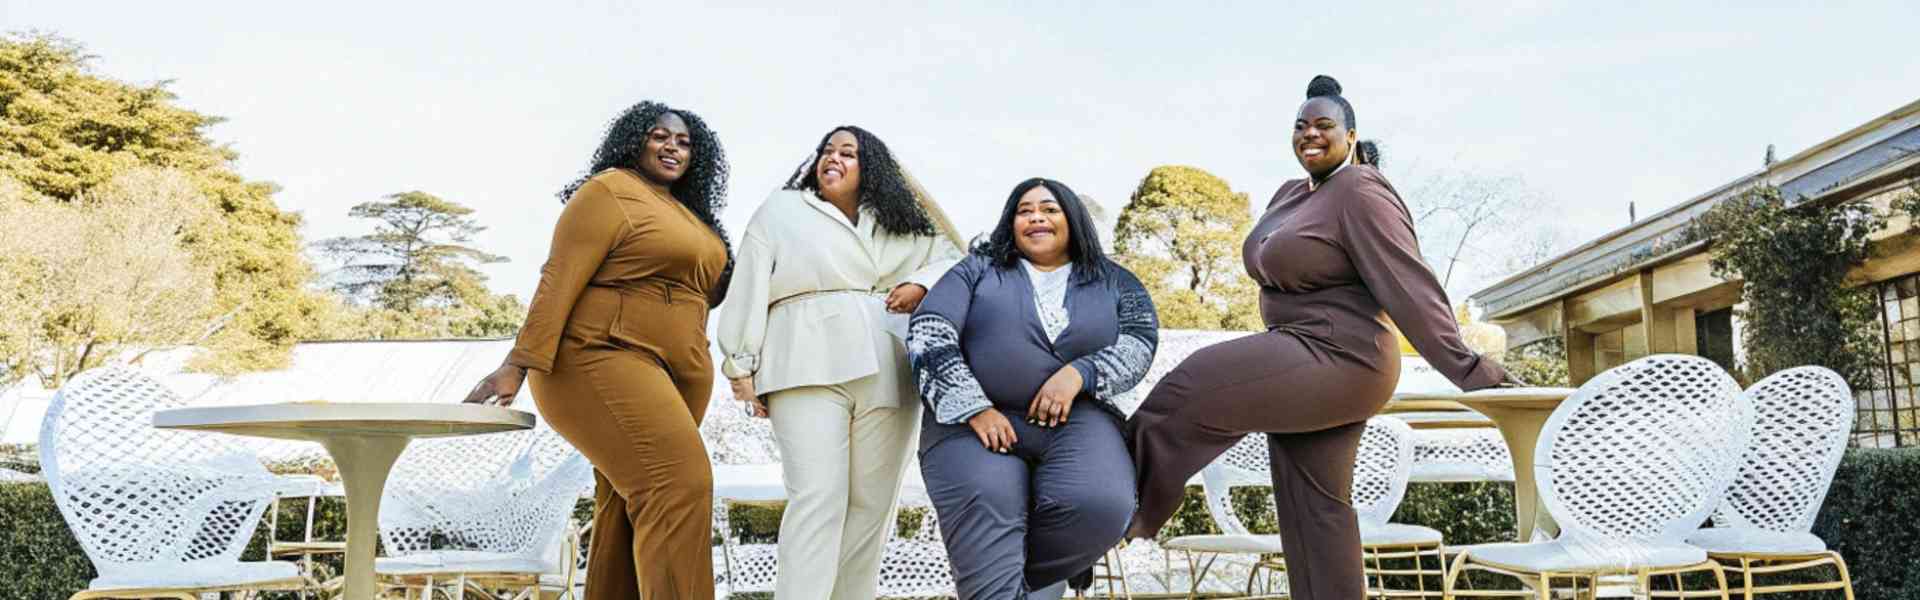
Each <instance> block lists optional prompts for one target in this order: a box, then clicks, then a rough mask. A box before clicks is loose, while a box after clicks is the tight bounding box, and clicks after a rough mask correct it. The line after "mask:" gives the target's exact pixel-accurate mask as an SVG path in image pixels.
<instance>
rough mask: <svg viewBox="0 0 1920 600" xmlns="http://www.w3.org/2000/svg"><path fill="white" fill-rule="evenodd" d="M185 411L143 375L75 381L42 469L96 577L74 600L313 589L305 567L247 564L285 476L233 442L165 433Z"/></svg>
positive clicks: (50, 420) (49, 422)
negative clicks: (171, 415)
mask: <svg viewBox="0 0 1920 600" xmlns="http://www.w3.org/2000/svg"><path fill="white" fill-rule="evenodd" d="M180 407H182V402H181V400H180V398H179V397H178V396H176V395H175V394H174V393H173V392H172V391H171V390H169V389H167V388H166V387H165V386H163V385H162V384H160V383H159V382H158V381H156V380H154V379H153V378H151V377H148V376H146V375H144V374H142V373H140V372H138V371H135V370H133V369H128V368H122V367H105V368H99V369H93V370H90V371H87V372H85V373H81V374H80V375H79V376H77V377H74V378H73V379H72V380H70V381H68V382H67V384H66V385H65V386H63V387H61V388H60V391H59V393H57V394H56V395H55V396H54V398H53V402H52V404H51V405H50V406H49V407H48V410H47V414H46V417H45V419H44V420H43V421H42V422H41V427H40V464H41V468H42V469H43V471H42V472H43V474H44V475H45V477H46V480H47V486H48V488H50V489H51V491H52V492H53V497H54V503H55V504H56V505H57V506H58V507H59V509H60V515H61V517H63V518H64V519H65V520H66V522H67V527H68V528H69V529H71V530H72V531H73V535H74V538H75V539H76V540H77V541H79V543H80V547H81V549H83V550H85V551H86V554H87V558H88V559H89V560H91V561H92V562H93V566H94V569H95V570H96V571H98V573H99V577H97V578H95V579H94V580H93V581H92V582H91V583H90V584H89V585H88V587H87V589H86V590H84V591H81V592H79V593H77V594H75V595H74V596H73V598H75V599H76V600H78V599H83V598H180V599H183V600H187V599H193V600H197V599H198V598H199V595H200V594H201V593H223V592H236V593H242V592H252V591H262V590H295V589H303V588H306V587H308V585H309V582H308V581H307V580H306V579H305V578H303V577H301V576H300V569H299V566H298V565H295V564H293V563H286V562H271V561H270V562H242V561H241V560H240V554H241V552H242V551H244V550H245V549H246V546H247V542H248V541H250V540H252V539H253V535H254V531H255V530H256V529H257V528H258V527H259V525H260V521H261V515H262V514H263V513H265V512H266V510H267V508H268V506H270V505H271V504H272V502H273V498H274V497H275V495H276V494H277V493H280V492H283V491H287V490H285V489H283V488H284V480H282V479H281V478H279V477H276V476H274V475H273V474H272V473H270V472H268V471H267V469H266V467H265V466H263V465H261V464H260V461H259V460H258V459H257V458H255V457H254V456H253V455H252V454H251V453H249V452H247V451H245V450H244V449H243V447H242V446H240V445H239V444H236V443H235V441H236V440H235V439H233V438H229V437H226V436H223V435H220V434H210V433H194V432H184V431H173V430H165V429H156V428H154V427H153V414H154V412H156V411H160V410H166V409H171V408H180Z"/></svg>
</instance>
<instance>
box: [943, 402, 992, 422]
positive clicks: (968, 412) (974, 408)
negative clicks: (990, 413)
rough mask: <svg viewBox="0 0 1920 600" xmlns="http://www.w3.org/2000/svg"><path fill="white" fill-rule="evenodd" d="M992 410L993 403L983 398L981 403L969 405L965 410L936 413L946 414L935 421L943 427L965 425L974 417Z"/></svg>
mask: <svg viewBox="0 0 1920 600" xmlns="http://www.w3.org/2000/svg"><path fill="white" fill-rule="evenodd" d="M990 408H993V403H992V402H988V401H986V399H984V398H983V399H980V401H978V402H971V403H968V405H967V406H966V407H965V408H961V409H959V410H957V411H953V412H947V411H935V412H939V413H945V414H942V415H939V416H938V418H935V419H934V420H935V421H938V422H939V423H940V424H941V425H961V424H965V423H966V422H967V419H971V418H973V416H974V415H977V414H980V413H983V412H986V411H987V409H990Z"/></svg>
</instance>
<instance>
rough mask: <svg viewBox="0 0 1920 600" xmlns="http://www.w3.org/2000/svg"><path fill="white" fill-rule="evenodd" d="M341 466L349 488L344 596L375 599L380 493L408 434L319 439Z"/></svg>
mask: <svg viewBox="0 0 1920 600" xmlns="http://www.w3.org/2000/svg"><path fill="white" fill-rule="evenodd" d="M320 445H321V446H324V447H326V449H327V454H329V455H332V456H333V463H334V464H335V465H336V466H338V467H339V468H340V482H341V483H342V484H345V486H346V488H347V558H346V568H345V569H344V570H345V572H346V590H345V594H344V595H343V596H342V597H343V598H344V599H345V600H373V598H374V596H375V592H378V591H379V590H378V588H377V587H376V583H375V581H374V576H373V558H374V555H373V552H374V545H375V544H376V543H378V542H379V540H380V495H381V492H382V491H383V490H385V489H386V486H387V474H388V473H390V472H392V470H393V463H394V461H395V460H398V459H399V458H400V453H401V452H402V451H405V450H406V449H407V438H406V437H405V436H379V435H367V436H352V437H346V436H342V437H336V438H331V439H328V440H325V441H322V442H320Z"/></svg>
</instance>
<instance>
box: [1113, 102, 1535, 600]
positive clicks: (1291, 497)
mask: <svg viewBox="0 0 1920 600" xmlns="http://www.w3.org/2000/svg"><path fill="white" fill-rule="evenodd" d="M1293 127H1294V128H1293V149H1294V155H1295V157H1296V158H1297V159H1298V160H1299V162H1300V165H1301V166H1303V167H1305V168H1306V170H1307V174H1308V175H1309V177H1308V178H1307V179H1296V180H1293V181H1289V182H1287V183H1286V184H1285V185H1282V186H1281V187H1280V191H1279V192H1277V193H1275V194H1274V196H1273V200H1272V201H1271V202H1269V203H1268V205H1267V209H1266V212H1265V213H1264V214H1263V215H1261V217H1260V220H1259V221H1258V222H1257V223H1256V224H1255V225H1254V227H1253V231H1252V233H1251V234H1250V235H1249V236H1248V237H1247V240H1246V243H1245V244H1244V246H1243V247H1242V252H1243V255H1242V258H1243V260H1244V262H1245V264H1246V269H1247V273H1248V275H1250V276H1252V277H1253V279H1254V281H1255V282H1257V283H1259V284H1260V313H1261V317H1262V318H1263V319H1264V320H1265V321H1266V324H1267V331H1266V332H1265V333H1262V334H1257V335H1251V336H1247V337H1244V338H1239V339H1236V340H1232V341H1228V342H1223V343H1220V344H1217V345H1214V346H1209V347H1207V348H1203V349H1201V350H1200V351H1198V352H1195V353H1194V354H1193V355H1192V356H1189V357H1188V358H1187V359H1186V360H1185V361H1184V362H1182V363H1181V364H1180V366H1179V367H1177V368H1175V369H1174V371H1173V372H1172V373H1170V374H1168V375H1167V376H1166V377H1165V378H1163V379H1162V380H1161V381H1160V383H1159V384H1158V385H1157V386H1155V387H1154V389H1153V392H1152V394H1151V395H1149V396H1148V397H1147V400H1146V401H1145V402H1144V403H1143V404H1141V406H1140V409H1139V410H1138V411H1136V412H1135V413H1134V415H1133V417H1132V419H1131V420H1130V421H1129V423H1128V425H1129V428H1130V430H1131V431H1132V433H1133V456H1134V464H1135V467H1136V470H1137V471H1138V474H1139V481H1140V508H1139V511H1138V512H1137V513H1136V514H1135V515H1134V521H1133V525H1132V526H1131V528H1130V530H1129V532H1128V535H1129V537H1150V536H1153V535H1155V533H1156V532H1158V531H1159V530H1160V527H1161V526H1162V525H1164V524H1165V523H1166V522H1167V519H1169V518H1171V517H1172V516H1173V512H1174V510H1175V509H1176V508H1178V507H1179V505H1180V500H1181V497H1182V495H1183V494H1184V492H1185V489H1186V482H1187V479H1188V478H1189V477H1191V476H1193V474H1194V473H1196V472H1199V471H1200V469H1201V468H1202V467H1204V466H1206V465H1207V463H1209V462H1211V461H1212V460H1213V459H1214V458H1215V457H1217V456H1219V455H1220V453H1221V452H1224V451H1226V449H1227V448H1228V447H1231V446H1232V445H1233V444H1234V443H1236V442H1238V441H1239V440H1240V438H1241V437H1242V436H1245V435H1247V434H1249V433H1265V434H1267V443H1268V447H1269V449H1270V452H1271V457H1272V461H1273V462H1272V469H1273V496H1274V507H1275V508H1276V509H1277V511H1278V513H1279V515H1278V516H1279V529H1280V538H1281V542H1280V544H1281V547H1283V548H1286V560H1287V576H1288V585H1289V587H1290V588H1291V591H1292V597H1294V598H1311V599H1313V600H1360V598H1362V597H1363V596H1364V594H1365V580H1364V579H1363V577H1362V575H1361V562H1360V532H1359V522H1358V518H1357V517H1356V515H1355V514H1354V510H1353V505H1352V504H1351V503H1350V495H1351V491H1352V488H1353V467H1354V455H1355V452H1357V451H1358V449H1359V445H1360V433H1361V431H1363V430H1364V429H1365V428H1366V421H1367V418H1368V417H1370V416H1372V415H1374V414H1375V413H1377V412H1379V411H1380V408H1381V407H1382V406H1383V405H1385V404H1386V402H1387V399H1388V397H1389V396H1391V395H1392V394H1393V389H1394V385H1395V384H1396V383H1397V382H1398V381H1399V378H1400V351H1399V343H1398V342H1397V341H1396V339H1395V337H1394V335H1393V332H1392V331H1391V330H1390V329H1388V327H1387V322H1386V319H1387V318H1388V317H1391V318H1392V320H1393V322H1394V323H1395V324H1397V325H1399V327H1400V329H1401V331H1403V332H1405V335H1406V336H1407V338H1408V339H1409V340H1411V341H1412V343H1413V347H1414V348H1415V349H1417V350H1419V352H1420V355H1421V356H1422V357H1424V358H1426V360H1427V361H1428V362H1429V363H1431V364H1432V365H1433V366H1434V368H1435V369H1437V370H1439V371H1440V372H1441V373H1442V374H1444V375H1446V376H1447V378H1449V379H1451V380H1453V382H1454V383H1455V384H1457V385H1459V386H1460V387H1461V388H1462V389H1467V390H1473V389H1479V388H1485V387H1492V386H1495V385H1499V384H1501V383H1502V382H1503V381H1506V380H1507V379H1508V377H1507V375H1506V372H1505V371H1504V370H1502V369H1501V368H1500V365H1499V364H1498V363H1496V362H1494V361H1493V360H1491V359H1487V358H1484V357H1481V356H1479V355H1477V354H1475V353H1474V352H1473V351H1472V350H1470V349H1468V348H1467V345H1466V344H1465V343H1463V342H1462V341H1461V338H1460V332H1459V329H1458V326H1457V325H1456V324H1455V322H1454V318H1453V311H1452V310H1451V309H1449V308H1448V303H1447V297H1446V293H1445V291H1444V290H1442V289H1441V287H1440V283H1439V282H1438V281H1437V280H1436V279H1435V278H1434V276H1433V272H1432V271H1431V270H1429V269H1428V268H1427V265H1426V263H1424V262H1422V260H1421V258H1420V249H1419V244H1418V243H1417V242H1416V241H1415V239H1414V232H1413V222H1412V220H1411V219H1410V218H1409V216H1408V213H1407V209H1406V206H1405V205H1404V204H1403V203H1402V202H1401V200H1400V195H1399V193H1398V192H1395V191H1394V189H1393V186H1392V185H1389V184H1388V183H1387V180H1386V178H1384V177H1381V175H1380V172H1379V171H1377V170H1375V168H1374V166H1373V165H1371V164H1353V165H1349V164H1347V163H1348V159H1349V157H1350V156H1351V155H1353V154H1354V146H1355V143H1354V138H1355V137H1356V136H1355V134H1354V114H1353V108H1352V105H1350V104H1349V103H1348V102H1347V100H1346V99H1345V98H1342V97H1341V96H1340V85H1339V84H1338V83H1336V82H1335V81H1334V80H1333V78H1331V77H1326V76H1324V75H1323V76H1320V77H1315V78H1314V80H1313V83H1311V84H1309V85H1308V87H1307V101H1306V102H1305V103H1304V104H1301V105H1300V110H1299V113H1298V116H1297V118H1296V120H1295V121H1294V126H1293ZM1363 145H1364V144H1363ZM1360 154H1361V158H1362V159H1363V161H1365V162H1370V161H1372V160H1374V158H1373V156H1374V153H1373V152H1371V151H1366V152H1361V153H1360Z"/></svg>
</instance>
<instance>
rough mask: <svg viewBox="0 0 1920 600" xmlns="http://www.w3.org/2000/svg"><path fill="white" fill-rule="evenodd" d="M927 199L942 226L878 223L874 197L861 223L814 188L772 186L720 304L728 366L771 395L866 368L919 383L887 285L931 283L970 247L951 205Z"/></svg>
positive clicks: (730, 373)
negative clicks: (950, 214) (899, 227)
mask: <svg viewBox="0 0 1920 600" xmlns="http://www.w3.org/2000/svg"><path fill="white" fill-rule="evenodd" d="M924 202H925V200H923V205H922V206H923V207H926V208H928V209H929V210H928V212H929V216H930V217H933V218H934V221H935V223H936V225H938V226H941V227H939V228H940V229H944V231H943V232H942V234H941V235H932V236H925V235H911V236H903V235H894V234H892V233H888V232H887V231H885V230H879V229H876V227H875V225H874V223H875V221H876V217H874V215H873V212H872V210H871V209H868V208H866V207H862V208H861V218H860V222H859V223H858V224H855V223H853V222H850V221H848V220H847V217H846V215H845V214H844V213H841V212H840V209H838V208H834V206H833V205H832V204H830V203H828V202H827V201H825V200H823V199H821V198H820V197H819V196H817V195H815V194H814V193H812V192H805V191H798V190H779V191H776V192H774V193H773V195H771V196H769V197H768V198H767V201H766V202H765V203H762V204H761V205H760V208H759V209H758V210H755V211H754V213H753V220H751V221H749V222H748V223H747V231H746V233H745V234H744V235H743V236H742V238H741V241H740V247H739V249H738V250H737V251H736V252H737V253H736V255H735V256H736V259H735V260H736V262H735V263H734V268H733V279H732V282H731V287H730V288H729V289H728V291H727V301H726V303H724V304H722V305H721V306H720V315H719V323H718V327H719V335H718V336H716V341H718V342H719V344H720V351H721V354H722V355H723V356H724V357H725V359H724V360H723V361H722V363H721V366H720V370H721V373H722V374H724V375H726V376H727V378H729V379H738V378H741V377H748V376H752V377H753V378H754V380H753V386H754V391H755V393H757V394H759V395H761V396H763V397H764V396H765V395H767V394H771V393H773V392H778V391H780V390H786V389H792V388H796V387H802V386H810V385H834V384H839V383H845V382H848V381H853V380H855V379H859V378H862V377H866V376H868V375H877V376H879V377H880V379H881V381H878V382H876V383H878V384H879V385H880V386H881V387H879V388H877V389H883V390H893V389H906V390H911V389H914V386H913V382H912V378H913V374H912V372H911V370H910V369H909V367H908V363H907V356H906V347H905V346H904V345H903V342H902V341H901V340H900V339H898V338H896V337H894V336H893V335H891V334H889V333H888V332H887V331H888V328H889V327H890V326H892V325H893V324H892V323H891V322H890V321H891V320H897V319H898V318H899V317H898V316H896V315H889V314H888V313H887V310H886V302H885V298H886V295H887V294H888V293H890V292H892V291H893V288H894V287H895V286H898V285H901V284H905V283H917V284H920V285H921V286H924V287H926V288H927V289H929V290H931V289H933V284H934V283H935V282H938V281H939V280H940V278H941V276H944V275H946V273H947V270H948V269H950V268H952V267H953V265H954V264H955V263H957V262H959V260H960V259H961V258H962V257H963V256H964V249H963V248H962V247H961V242H960V241H959V239H958V237H957V236H955V235H953V234H952V230H951V226H950V225H947V224H946V220H945V215H942V214H939V212H938V210H939V209H938V208H937V207H935V206H931V205H929V204H924ZM873 401H874V402H873V403H874V404H875V405H878V406H898V405H899V402H900V399H899V398H876V399H873ZM909 401H911V400H909Z"/></svg>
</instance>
